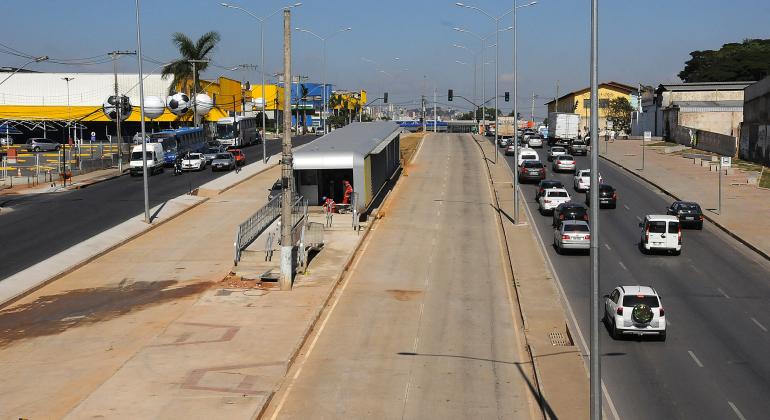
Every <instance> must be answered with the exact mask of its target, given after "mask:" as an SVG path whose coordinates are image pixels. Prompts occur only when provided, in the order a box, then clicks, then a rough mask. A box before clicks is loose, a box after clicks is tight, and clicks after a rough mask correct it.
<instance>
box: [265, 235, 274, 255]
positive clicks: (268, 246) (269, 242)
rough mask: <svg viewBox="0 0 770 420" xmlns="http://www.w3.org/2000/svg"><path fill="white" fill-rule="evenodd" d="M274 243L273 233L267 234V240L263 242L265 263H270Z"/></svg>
mask: <svg viewBox="0 0 770 420" xmlns="http://www.w3.org/2000/svg"><path fill="white" fill-rule="evenodd" d="M274 241H275V233H274V232H268V234H267V240H266V241H265V261H272V259H273V242H274Z"/></svg>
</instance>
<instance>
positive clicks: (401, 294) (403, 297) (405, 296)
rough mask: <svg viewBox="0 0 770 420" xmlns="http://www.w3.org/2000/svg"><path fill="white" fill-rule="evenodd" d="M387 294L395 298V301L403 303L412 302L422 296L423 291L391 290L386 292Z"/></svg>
mask: <svg viewBox="0 0 770 420" xmlns="http://www.w3.org/2000/svg"><path fill="white" fill-rule="evenodd" d="M386 292H388V293H389V294H390V295H391V296H392V297H393V299H396V300H400V301H402V302H405V301H408V300H412V299H414V298H416V297H417V296H419V295H421V294H422V291H421V290H399V289H391V290H386Z"/></svg>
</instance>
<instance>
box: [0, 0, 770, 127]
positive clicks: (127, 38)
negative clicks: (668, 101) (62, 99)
mask: <svg viewBox="0 0 770 420" xmlns="http://www.w3.org/2000/svg"><path fill="white" fill-rule="evenodd" d="M294 1H296V0H294ZM528 2H529V0H524V1H522V2H519V3H517V4H526V3H528ZM232 4H236V5H238V6H241V7H243V8H245V9H248V10H250V11H251V12H253V13H254V14H255V15H257V16H264V15H267V14H270V13H272V12H273V11H275V10H278V9H280V8H281V7H283V6H284V5H286V4H291V3H290V2H284V1H274V0H233V1H232ZM465 4H467V5H472V6H476V7H478V8H481V9H483V10H484V11H486V12H487V13H488V14H490V15H493V16H499V15H502V14H504V13H505V12H507V11H508V10H510V8H511V7H512V5H513V2H512V1H499V0H498V1H493V0H467V1H465ZM3 6H5V7H4V8H3V9H4V16H3V24H2V25H0V39H1V40H0V42H2V43H3V44H5V45H6V46H8V47H12V48H14V49H16V50H19V51H23V52H25V53H28V54H31V55H35V56H38V55H48V56H50V57H52V58H57V59H79V58H89V59H88V60H84V61H83V62H84V63H88V64H87V65H62V64H56V63H52V62H44V63H36V64H31V65H30V66H28V68H29V69H32V70H38V71H51V72H112V64H111V62H108V61H107V62H105V60H104V58H106V57H107V56H106V53H107V52H109V51H112V50H136V46H137V43H136V24H135V2H134V0H109V1H104V0H70V1H66V2H65V1H55V0H3ZM599 7H600V9H599V25H600V29H599V60H600V63H599V78H600V80H601V81H609V80H614V81H617V82H621V83H627V84H630V85H634V86H636V85H637V84H638V83H644V84H651V85H657V84H660V83H666V82H679V79H678V78H677V76H676V75H677V73H678V72H679V71H681V70H682V68H683V66H684V62H685V61H687V60H688V58H689V52H690V51H693V50H705V49H718V48H719V47H720V46H721V45H722V44H724V43H727V42H740V41H741V40H743V39H745V38H770V25H768V24H767V19H768V17H770V2H769V1H767V0H731V1H726V0H720V1H717V0H647V1H637V2H632V1H628V0H609V1H608V0H601V1H600V2H599ZM589 13H590V1H589V0H538V3H537V4H536V5H534V6H529V7H523V8H520V9H518V18H517V24H518V25H517V26H518V29H517V41H518V42H517V45H518V55H517V56H518V72H517V73H518V91H519V92H518V104H519V107H520V108H521V109H522V111H521V112H522V114H524V115H529V113H530V112H531V104H532V95H533V94H534V95H536V98H535V105H536V107H535V115H536V117H543V116H544V115H545V107H544V106H543V104H544V103H545V102H547V101H548V100H550V99H552V98H553V97H554V96H555V95H556V84H557V81H558V84H559V86H560V90H559V92H560V94H564V93H567V92H570V91H572V90H577V89H580V88H583V87H586V86H587V84H588V75H589V40H590V38H589V36H590V33H589V30H590V14H589ZM291 19H292V21H291V25H292V27H293V28H294V27H301V28H305V29H308V30H310V31H313V32H315V33H317V34H319V35H321V36H325V35H328V34H331V33H333V32H335V31H337V30H339V29H342V28H347V27H350V28H351V31H348V32H342V33H339V34H336V35H334V36H333V37H331V38H330V39H329V40H328V41H327V48H326V64H327V65H326V80H327V82H329V83H333V84H334V86H335V89H350V90H358V89H366V90H367V91H368V92H369V96H370V98H374V97H377V96H381V94H382V92H383V91H387V92H389V98H390V101H391V102H392V103H396V104H401V105H405V106H414V104H417V103H419V97H420V95H422V94H426V95H428V96H429V99H430V100H432V97H433V91H434V89H435V90H436V92H437V96H438V102H439V104H445V105H451V106H453V107H455V108H458V109H462V108H468V107H470V105H469V104H467V103H465V102H464V101H462V100H460V99H455V101H454V102H452V103H447V101H446V95H447V89H453V90H454V92H455V95H460V96H464V97H466V98H468V99H469V100H471V101H474V62H475V63H476V64H477V66H476V67H477V70H476V72H475V73H476V82H475V85H476V89H475V90H476V97H478V98H480V97H481V90H482V88H481V80H482V70H481V69H482V68H484V69H485V70H486V73H485V79H486V83H485V90H486V94H487V98H489V97H491V92H492V91H493V90H494V70H495V69H494V63H492V62H493V61H494V57H495V50H496V48H495V47H487V48H485V49H484V51H485V52H484V54H485V60H484V61H486V62H490V63H489V64H488V65H482V60H481V54H480V53H479V51H481V50H482V48H481V41H479V40H478V39H477V38H474V37H473V36H471V35H468V34H466V33H461V32H457V31H455V30H453V28H455V27H461V28H464V29H467V30H469V31H471V32H474V33H477V34H479V35H481V36H486V35H489V34H494V32H495V22H494V20H493V19H491V18H490V17H487V16H485V15H484V14H482V13H479V12H477V11H475V10H471V9H467V8H462V7H458V6H456V5H455V4H454V1H444V0H442V1H436V0H412V1H405V0H385V1H382V0H380V1H375V0H324V1H320V0H305V1H303V4H302V6H300V7H297V8H295V9H292V18H291ZM499 22H500V28H507V27H509V26H512V25H513V21H512V18H511V16H510V15H508V16H506V17H504V18H502V19H500V20H499ZM141 28H142V41H143V42H142V50H143V53H144V55H145V56H146V57H148V58H149V59H152V60H159V61H160V62H167V61H170V60H172V59H174V58H175V57H177V52H176V50H175V48H174V46H173V44H172V43H171V34H172V33H173V32H177V31H178V32H183V33H185V34H187V35H188V36H190V37H192V38H197V37H198V36H200V35H201V34H203V33H205V32H207V31H218V32H219V33H220V34H221V37H222V40H221V42H220V44H219V46H218V48H217V49H216V50H215V52H214V54H213V55H212V59H213V63H214V64H215V66H211V67H209V69H208V70H207V72H206V73H204V74H203V77H217V76H220V75H222V76H227V77H231V78H235V79H241V80H249V81H251V82H252V83H259V80H260V76H259V73H258V72H259V70H249V71H244V70H240V71H231V70H227V68H232V67H233V66H235V65H238V64H255V65H259V64H260V56H259V45H260V43H259V41H260V40H259V35H260V32H259V26H258V21H257V20H255V19H253V18H251V17H249V16H248V15H247V14H245V13H242V12H240V11H237V10H233V9H227V8H225V7H222V6H221V5H220V1H214V0H143V1H141ZM264 30H265V72H266V73H267V74H275V73H277V72H280V71H281V70H282V56H281V55H282V51H283V50H282V48H283V46H282V42H283V36H282V18H281V14H280V13H278V14H276V15H274V16H273V17H271V18H270V19H269V20H267V21H266V22H265V28H264ZM291 36H292V49H293V54H292V57H293V64H292V65H293V73H294V74H295V75H296V74H300V75H304V76H309V77H310V80H312V81H317V82H321V81H322V80H321V79H322V77H323V73H324V72H323V65H322V63H323V57H322V55H323V54H322V46H321V45H322V43H321V41H320V40H318V39H317V38H315V37H313V36H311V35H309V34H306V33H302V32H297V31H292V34H291ZM492 38H494V37H492ZM492 38H490V39H492ZM453 44H460V45H464V46H466V47H467V48H469V49H471V50H473V52H471V51H469V50H467V49H462V48H457V47H454V46H453ZM492 44H494V41H493V40H492V41H491V42H488V43H487V45H492ZM5 49H6V48H0V50H5ZM90 57H94V58H90ZM499 57H500V60H499V65H500V69H499V72H500V83H499V92H501V93H502V92H504V91H511V92H512V91H513V33H512V31H507V32H501V33H500V42H499ZM25 61H27V60H25V59H21V58H19V57H15V56H13V55H9V54H5V53H0V65H2V66H19V65H22V64H24V62H25ZM59 61H62V60H59ZM456 61H462V62H466V63H467V65H462V64H458V63H456ZM137 68H138V67H137V60H136V58H135V57H124V58H123V59H122V60H121V61H120V63H119V71H121V72H136V71H137ZM144 71H145V72H146V73H148V72H157V71H158V69H157V64H154V63H151V62H145V64H144ZM0 92H2V87H0ZM475 102H478V100H476V101H475ZM500 107H501V108H502V109H503V110H505V111H509V110H510V109H511V108H512V103H507V104H506V103H504V102H503V101H502V99H501V100H500Z"/></svg>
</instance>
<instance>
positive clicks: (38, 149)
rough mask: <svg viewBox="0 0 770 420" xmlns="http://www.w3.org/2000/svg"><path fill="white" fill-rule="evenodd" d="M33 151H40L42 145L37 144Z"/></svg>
mask: <svg viewBox="0 0 770 420" xmlns="http://www.w3.org/2000/svg"><path fill="white" fill-rule="evenodd" d="M32 151H33V152H39V151H40V147H38V146H35V148H34V149H32Z"/></svg>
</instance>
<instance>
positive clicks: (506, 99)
mask: <svg viewBox="0 0 770 420" xmlns="http://www.w3.org/2000/svg"><path fill="white" fill-rule="evenodd" d="M510 100H511V94H510V93H508V92H505V102H510Z"/></svg>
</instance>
